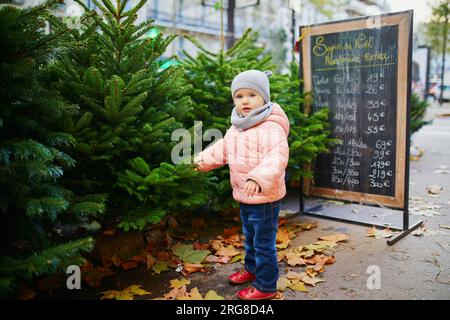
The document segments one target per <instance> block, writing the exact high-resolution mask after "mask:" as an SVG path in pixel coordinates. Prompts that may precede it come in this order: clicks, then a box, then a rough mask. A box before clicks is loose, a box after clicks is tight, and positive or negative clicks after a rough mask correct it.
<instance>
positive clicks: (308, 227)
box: [296, 222, 317, 231]
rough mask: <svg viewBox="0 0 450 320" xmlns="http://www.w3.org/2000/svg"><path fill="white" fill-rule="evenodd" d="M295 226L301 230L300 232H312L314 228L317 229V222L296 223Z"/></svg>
mask: <svg viewBox="0 0 450 320" xmlns="http://www.w3.org/2000/svg"><path fill="white" fill-rule="evenodd" d="M296 226H298V227H300V228H302V230H307V231H309V230H312V229H314V228H317V222H311V223H297V224H296Z"/></svg>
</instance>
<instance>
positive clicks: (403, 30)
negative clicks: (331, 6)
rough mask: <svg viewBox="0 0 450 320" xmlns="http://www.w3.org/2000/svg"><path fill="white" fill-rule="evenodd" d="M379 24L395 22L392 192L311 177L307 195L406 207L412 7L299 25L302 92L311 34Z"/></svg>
mask: <svg viewBox="0 0 450 320" xmlns="http://www.w3.org/2000/svg"><path fill="white" fill-rule="evenodd" d="M377 24H378V25H379V27H386V26H393V25H397V26H398V43H397V48H398V52H397V119H396V155H395V158H396V162H395V166H396V168H395V173H396V174H395V196H394V197H392V196H383V195H377V194H369V193H361V192H354V191H346V190H339V189H331V188H323V187H315V186H314V184H313V183H312V181H311V180H310V179H306V180H304V182H303V189H304V191H305V194H306V195H315V196H320V197H325V198H331V199H338V200H346V201H351V202H358V203H366V204H373V205H383V206H388V207H392V208H399V209H404V208H405V206H406V207H407V201H405V200H407V197H408V195H407V190H406V189H407V188H405V187H407V185H408V183H409V181H408V180H409V174H408V171H409V168H408V167H409V113H410V110H409V104H410V101H409V93H410V86H409V85H408V84H409V83H410V81H409V80H408V79H410V77H411V74H410V73H411V72H410V69H411V66H410V63H409V61H410V60H411V59H409V58H408V57H409V55H410V54H411V52H410V51H411V43H410V41H411V40H410V38H411V33H412V11H405V12H400V13H390V14H383V15H380V16H373V17H361V18H356V19H349V20H343V21H337V22H328V23H323V24H316V25H310V26H302V27H300V34H301V50H300V54H301V61H302V67H301V68H302V70H301V74H302V75H303V79H304V87H303V91H304V92H311V91H312V75H311V57H310V54H311V36H316V35H325V34H330V33H338V32H347V31H357V30H361V29H369V27H370V26H371V25H374V26H376V25H377ZM310 109H311V103H310V101H306V103H305V111H306V112H309V110H310Z"/></svg>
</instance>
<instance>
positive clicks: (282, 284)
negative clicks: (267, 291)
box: [277, 277, 291, 291]
mask: <svg viewBox="0 0 450 320" xmlns="http://www.w3.org/2000/svg"><path fill="white" fill-rule="evenodd" d="M290 285H291V282H290V281H289V279H288V278H286V277H279V278H278V281H277V290H279V291H285V290H286V288H287V287H289V286H290Z"/></svg>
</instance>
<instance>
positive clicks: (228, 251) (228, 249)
mask: <svg viewBox="0 0 450 320" xmlns="http://www.w3.org/2000/svg"><path fill="white" fill-rule="evenodd" d="M240 253H241V252H240V251H238V250H236V248H235V247H233V246H232V245H228V246H222V247H220V248H219V250H217V251H216V256H225V257H234V256H237V255H238V254H240Z"/></svg>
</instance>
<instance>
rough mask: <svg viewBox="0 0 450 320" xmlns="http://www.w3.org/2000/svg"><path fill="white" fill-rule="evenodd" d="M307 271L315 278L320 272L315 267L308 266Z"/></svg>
mask: <svg viewBox="0 0 450 320" xmlns="http://www.w3.org/2000/svg"><path fill="white" fill-rule="evenodd" d="M305 272H306V273H307V274H308V275H309V276H310V277H312V278H314V277H315V276H316V275H317V274H318V272H317V271H316V270H314V267H312V268H310V267H308V268H306V269H305Z"/></svg>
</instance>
